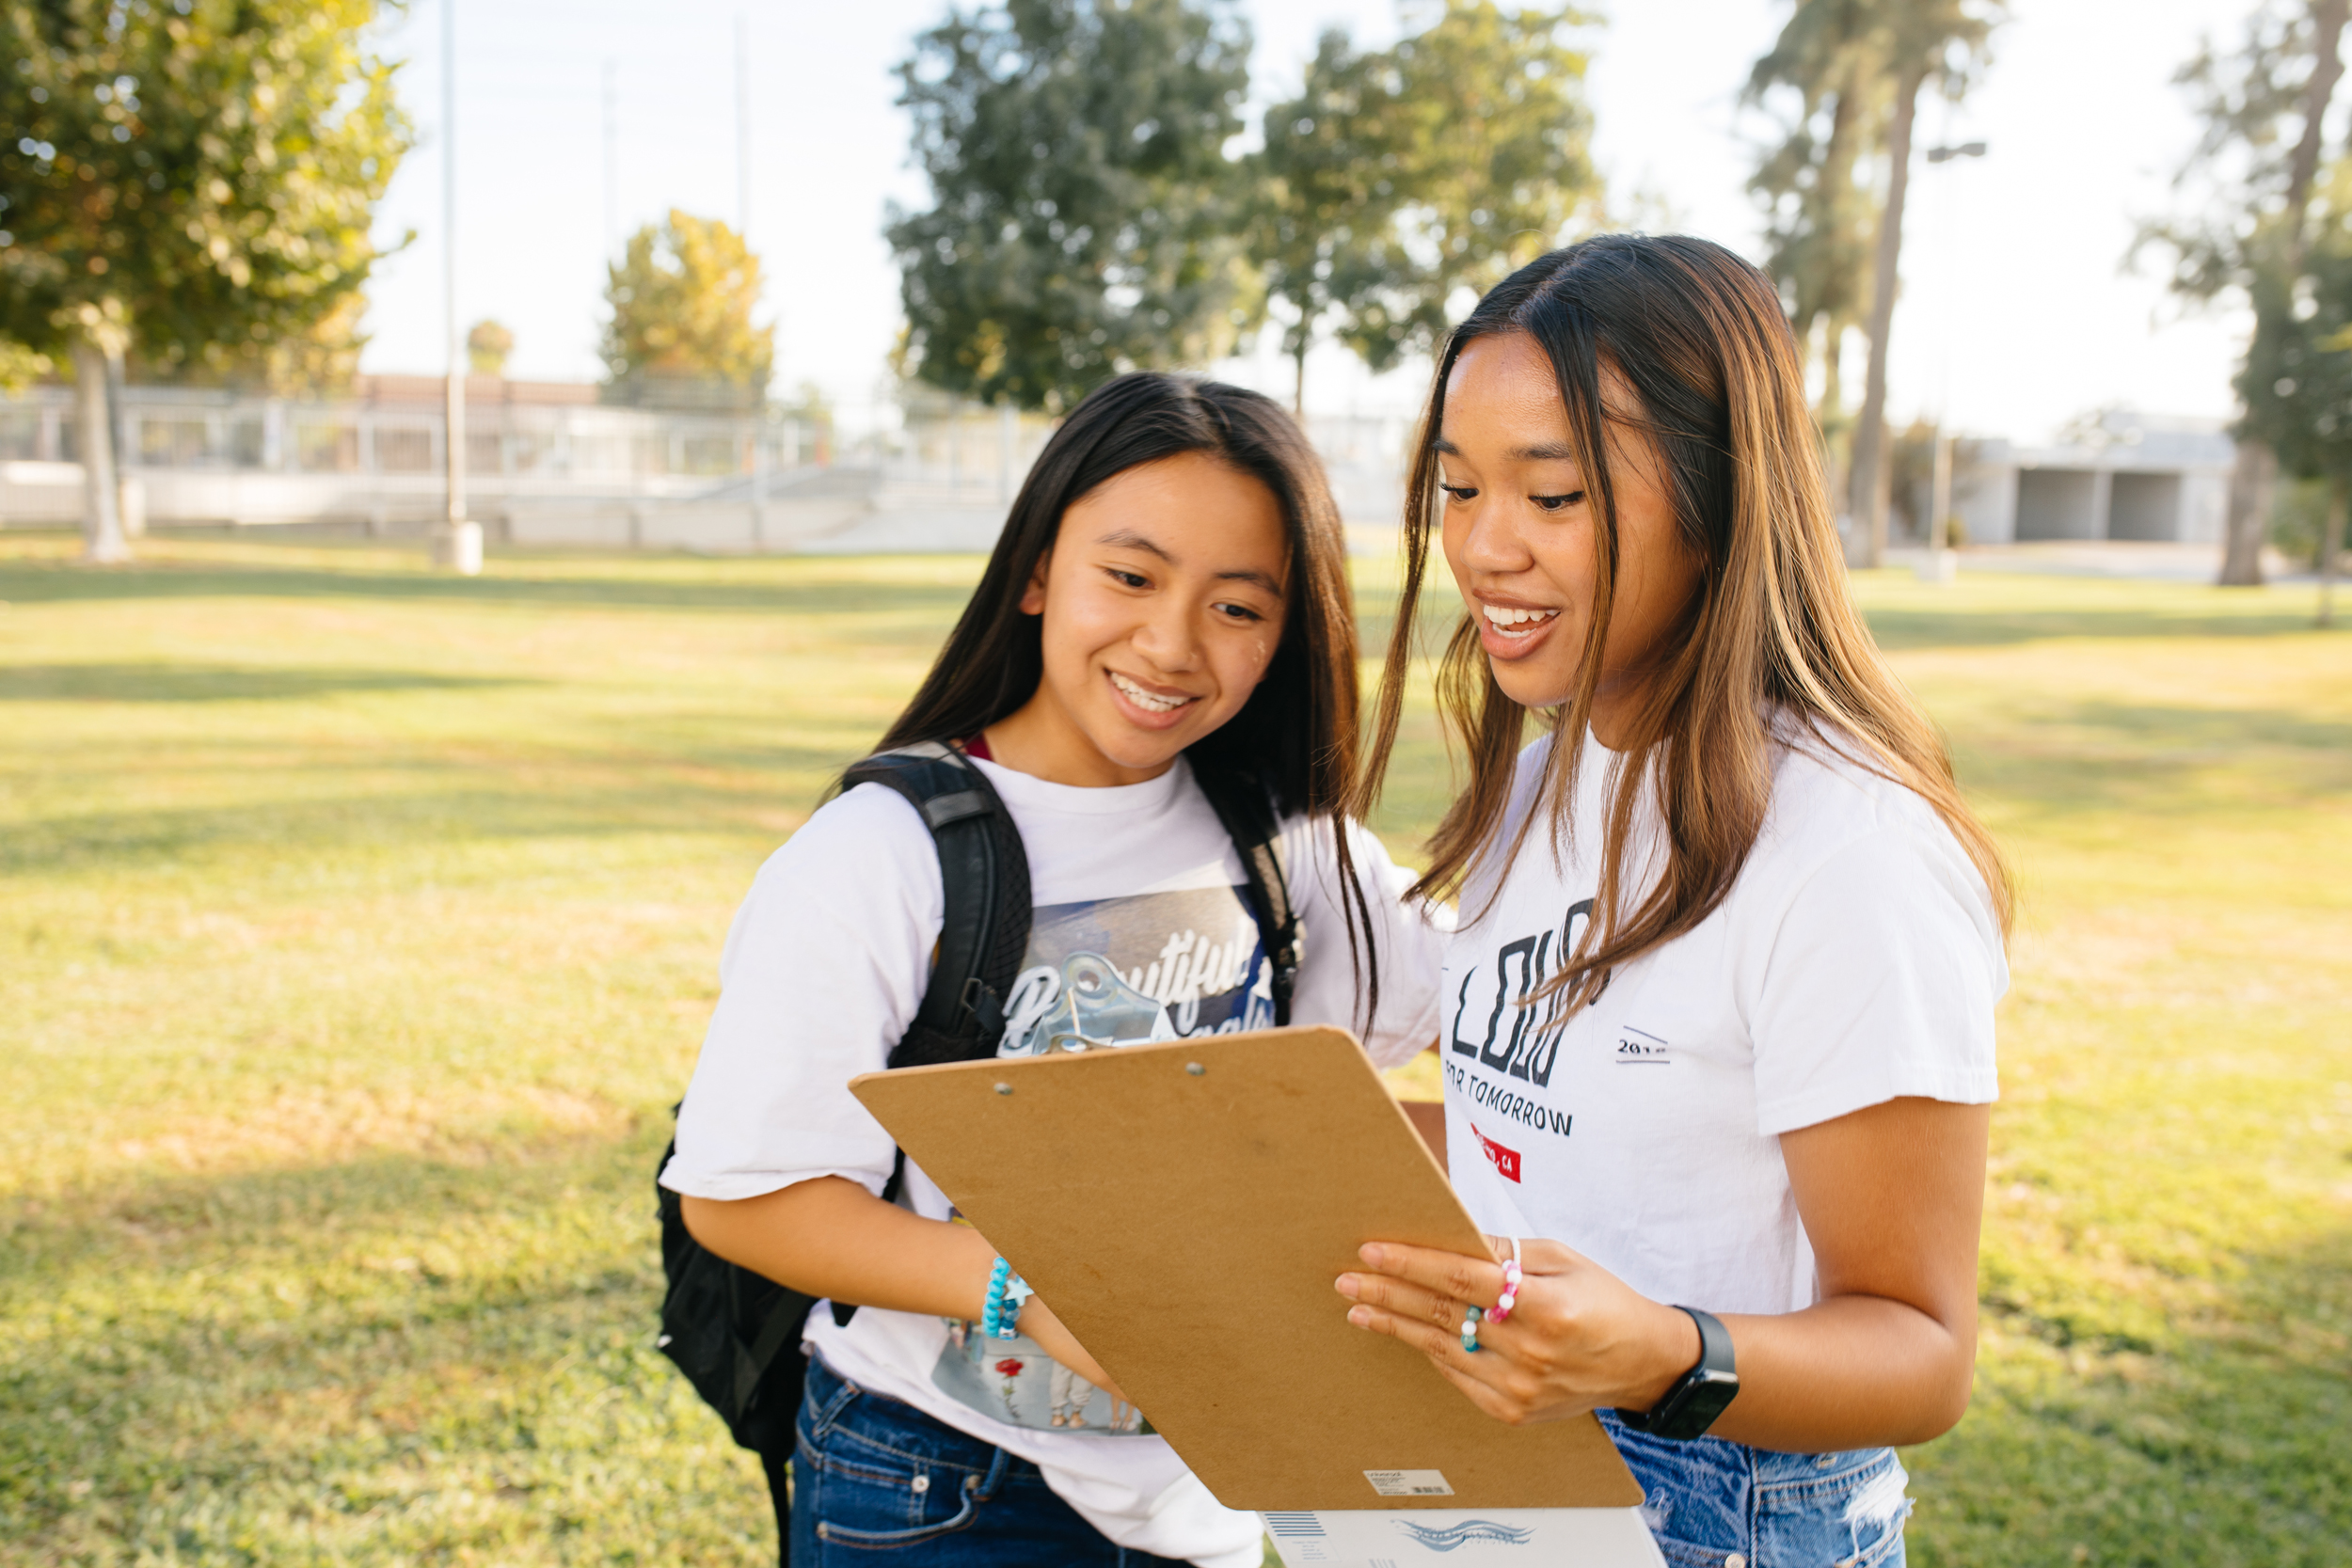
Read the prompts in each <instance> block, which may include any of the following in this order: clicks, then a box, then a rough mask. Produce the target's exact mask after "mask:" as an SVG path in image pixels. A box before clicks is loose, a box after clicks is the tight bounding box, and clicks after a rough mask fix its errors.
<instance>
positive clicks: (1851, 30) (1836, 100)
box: [1751, 0, 2003, 566]
mask: <svg viewBox="0 0 2352 1568" xmlns="http://www.w3.org/2000/svg"><path fill="white" fill-rule="evenodd" d="M2002 6H2003V0H1796V4H1795V9H1794V10H1793V11H1792V12H1791V13H1790V15H1789V19H1788V23H1787V24H1785V25H1784V26H1783V27H1782V29H1781V34H1780V37H1779V39H1778V40H1776V41H1775V42H1774V44H1773V47H1772V51H1771V52H1769V53H1768V54H1767V55H1765V56H1764V58H1763V59H1762V60H1760V61H1758V62H1757V67H1756V75H1763V74H1764V73H1766V72H1767V71H1769V72H1770V81H1768V82H1767V84H1766V88H1767V90H1769V87H1771V86H1772V85H1777V84H1786V85H1788V86H1792V87H1797V89H1798V91H1799V94H1800V97H1801V99H1804V100H1805V101H1807V102H1811V101H1813V100H1815V99H1819V100H1820V101H1821V102H1823V103H1826V104H1827V107H1828V109H1829V111H1830V125H1829V127H1828V135H1827V136H1825V137H1824V139H1823V141H1822V145H1821V149H1820V156H1819V158H1818V160H1815V161H1813V162H1812V166H1813V171H1814V174H1815V179H1814V180H1813V181H1811V182H1799V183H1800V184H1804V183H1811V184H1819V183H1820V177H1822V176H1827V178H1828V180H1829V182H1830V184H1829V186H1828V187H1826V188H1824V189H1822V190H1821V192H1820V199H1819V201H1818V202H1817V210H1816V213H1815V214H1814V220H1815V221H1808V220H1807V216H1806V214H1805V212H1804V205H1805V204H1804V202H1803V201H1798V202H1796V203H1793V204H1792V206H1793V209H1794V210H1793V211H1792V212H1791V213H1790V214H1788V216H1789V218H1790V219H1791V220H1792V221H1793V223H1794V226H1795V227H1794V230H1793V233H1792V234H1791V235H1790V238H1791V239H1815V238H1818V239H1820V240H1821V241H1822V242H1823V245H1824V251H1823V254H1821V255H1820V256H1819V257H1817V258H1815V259H1814V264H1815V265H1816V266H1817V267H1818V268H1820V269H1822V270H1821V271H1820V273H1819V274H1818V275H1817V281H1819V282H1820V283H1821V284H1823V285H1824V288H1823V290H1822V293H1824V295H1825V296H1826V295H1828V294H1829V293H1833V292H1834V291H1833V290H1831V289H1829V288H1828V287H1826V285H1827V284H1829V283H1830V282H1832V281H1833V280H1834V279H1835V278H1836V277H1837V276H1838V275H1837V274H1836V271H1835V270H1834V269H1836V267H1838V266H1840V265H1842V264H1843V263H1842V261H1841V259H1840V252H1841V250H1842V248H1843V247H1844V245H1850V244H1851V230H1849V231H1847V232H1846V233H1845V234H1843V235H1841V234H1840V232H1839V230H1838V228H1837V225H1838V223H1839V222H1840V220H1841V216H1843V215H1844V214H1849V213H1850V208H1848V207H1847V205H1846V204H1845V203H1844V202H1843V201H1842V200H1841V198H1840V195H1839V193H1838V192H1837V190H1836V188H1835V186H1836V181H1837V178H1838V175H1839V170H1838V169H1837V168H1836V166H1834V163H1833V160H1832V158H1831V156H1830V151H1831V149H1830V144H1831V142H1833V141H1834V140H1835V139H1836V135H1837V132H1838V127H1837V125H1836V110H1837V108H1838V106H1839V105H1840V104H1843V103H1847V102H1848V101H1849V100H1851V103H1852V107H1853V109H1855V110H1857V111H1861V113H1860V115H1859V117H1858V118H1859V119H1860V121H1861V123H1858V124H1857V123H1854V122H1852V121H1850V122H1849V125H1848V126H1847V127H1846V131H1847V134H1848V135H1862V134H1863V133H1865V132H1867V131H1870V130H1873V129H1875V130H1876V132H1877V134H1876V135H1874V136H1873V137H1871V140H1872V141H1873V142H1874V143H1875V146H1873V147H1872V148H1871V149H1870V150H1872V151H1875V152H1877V153H1878V154H1879V155H1880V156H1882V157H1883V160H1884V163H1885V167H1886V186H1885V191H1884V195H1883V198H1881V200H1880V202H1879V203H1878V212H1877V214H1876V219H1877V221H1876V224H1875V230H1876V232H1875V235H1874V238H1873V242H1872V245H1871V257H1870V309H1869V313H1868V315H1867V317H1866V318H1865V323H1864V326H1865V330H1866V331H1867V333H1868V335H1869V342H1870V356H1869V364H1868V369H1867V372H1866V373H1865V376H1864V380H1863V392H1862V410H1861V414H1860V416H1859V418H1858V420H1857V421H1856V423H1855V427H1854V434H1853V467H1852V479H1851V496H1852V507H1853V511H1854V514H1855V515H1857V516H1858V517H1859V518H1860V519H1861V520H1862V523H1863V526H1864V538H1863V559H1864V562H1865V563H1866V564H1868V565H1872V566H1875V565H1877V564H1878V563H1879V562H1881V561H1882V560H1883V558H1884V556H1885V552H1886V508H1887V499H1888V497H1887V489H1888V483H1887V481H1888V474H1889V465H1888V463H1887V460H1886V458H1887V430H1886V357H1887V346H1888V341H1889V340H1890V338H1891V337H1892V335H1893V328H1894V322H1895V297H1896V293H1897V290H1898V287H1899V280H1900V276H1901V263H1902V232H1903V207H1904V204H1905V201H1906V200H1907V198H1908V197H1909V194H1910V183H1911V133H1912V125H1913V123H1914V121H1915V119H1916V118H1917V115H1918V107H1919V94H1920V92H1921V90H1922V89H1924V88H1925V87H1927V85H1928V84H1929V83H1930V82H1931V81H1932V82H1934V83H1936V84H1937V85H1938V86H1939V87H1941V88H1942V89H1943V91H1944V92H1945V93H1946V94H1947V96H1949V97H1952V98H1955V99H1957V98H1959V97H1961V96H1962V95H1963V94H1964V93H1965V92H1966V91H1967V89H1968V87H1970V86H1971V85H1973V82H1974V80H1975V77H1976V74H1977V72H1978V71H1979V70H1981V68H1982V66H1983V64H1984V61H1985V48H1986V44H1987V42H1988V40H1990V39H1991V36H1992V31H1993V25H1994V22H1995V21H1996V20H1997V19H1998V17H1999V15H2000V14H2001V10H2002ZM1755 81H1756V77H1755V76H1752V77H1751V91H1754V90H1756V89H1755V85H1754V84H1755ZM1876 103H1883V104H1884V111H1883V122H1882V124H1881V125H1879V126H1875V127H1874V126H1873V125H1872V124H1871V123H1870V122H1871V121H1872V120H1873V119H1875V118H1876V117H1875V116H1874V115H1872V114H1871V113H1870V112H1869V111H1870V109H1871V107H1872V105H1874V104H1876ZM1818 113H1819V111H1818V110H1815V111H1809V112H1808V113H1807V115H1806V119H1807V120H1809V119H1812V118H1813V115H1814V114H1818ZM1804 123H1805V122H1804V121H1802V120H1801V121H1800V126H1801V127H1802V126H1803V125H1804ZM1781 151H1782V152H1783V153H1786V152H1787V151H1788V148H1787V146H1786V145H1784V147H1783V149H1782V150H1781ZM1838 152H1839V156H1840V157H1842V156H1843V147H1842V146H1841V147H1840V148H1839V150H1838ZM1859 155H1860V150H1859V149H1857V150H1856V156H1857V158H1858V157H1859ZM1771 162H1772V160H1770V159H1768V160H1767V168H1769V167H1770V165H1771ZM1795 176H1796V171H1795V170H1793V169H1792V170H1791V171H1790V177H1791V179H1792V181H1793V180H1795ZM1758 177H1759V179H1761V178H1763V171H1759V176H1758ZM1817 224H1818V226H1817ZM1832 346H1833V347H1834V346H1835V345H1834V344H1833V345H1832Z"/></svg>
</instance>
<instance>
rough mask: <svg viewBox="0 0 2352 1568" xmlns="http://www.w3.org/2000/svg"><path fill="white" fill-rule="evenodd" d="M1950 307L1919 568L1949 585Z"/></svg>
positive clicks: (1975, 153) (1966, 150) (1935, 159)
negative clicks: (1924, 542)
mask: <svg viewBox="0 0 2352 1568" xmlns="http://www.w3.org/2000/svg"><path fill="white" fill-rule="evenodd" d="M1983 156H1984V143H1982V142H1980V141H1971V142H1961V143H1959V144H1957V145H1947V146H1943V147H1931V148H1929V149H1928V162H1929V163H1931V164H1948V163H1950V162H1951V161H1952V160H1953V159H1955V158H1981V157H1983ZM1945 222H1946V224H1947V226H1948V225H1949V224H1950V222H1951V216H1950V202H1949V199H1948V198H1947V201H1946V206H1945ZM1952 249H1953V242H1952V239H1951V237H1950V236H1949V235H1948V233H1947V237H1946V240H1945V247H1944V255H1945V267H1946V270H1947V273H1948V271H1949V270H1950V266H1951V261H1950V258H1951V253H1952ZM1951 309H1952V308H1951V304H1950V302H1949V301H1948V300H1947V301H1946V303H1945V306H1944V312H1945V315H1944V324H1945V325H1944V366H1943V377H1942V380H1943V387H1942V388H1941V389H1940V390H1939V392H1938V395H1937V397H1936V407H1935V466H1934V468H1933V470H1932V472H1933V476H1934V477H1933V478H1932V479H1931V481H1930V482H1929V484H1928V559H1927V561H1926V562H1923V563H1922V564H1921V565H1920V567H1919V579H1920V580H1921V581H1922V582H1950V581H1951V580H1953V578H1957V577H1958V576H1959V575H1960V554H1959V552H1958V551H1956V550H1954V549H1953V548H1952V536H1951V530H1952V523H1951V516H1952V433H1951V432H1950V430H1948V429H1947V428H1946V424H1947V420H1949V419H1950V417H1951V396H1952V330H1951Z"/></svg>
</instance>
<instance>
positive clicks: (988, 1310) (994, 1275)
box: [980, 1258, 1032, 1339]
mask: <svg viewBox="0 0 2352 1568" xmlns="http://www.w3.org/2000/svg"><path fill="white" fill-rule="evenodd" d="M1031 1293H1032V1292H1031V1291H1030V1290H1029V1282H1028V1281H1027V1280H1025V1279H1023V1278H1022V1277H1021V1276H1020V1275H1016V1274H1014V1273H1013V1272H1012V1265H1011V1264H1010V1263H1008V1262H1007V1261H1005V1259H1002V1258H999V1259H996V1261H995V1263H994V1265H993V1266H992V1267H991V1268H990V1269H989V1271H988V1301H987V1304H986V1305H985V1306H983V1307H981V1308H980V1332H981V1333H982V1334H985V1335H987V1336H988V1337H989V1338H993V1339H1010V1338H1014V1337H1015V1336H1016V1335H1017V1334H1018V1333H1019V1330H1018V1329H1017V1328H1016V1327H1015V1326H1014V1325H1015V1323H1018V1322H1019V1320H1020V1317H1021V1307H1022V1304H1023V1303H1024V1302H1025V1301H1027V1300H1028V1299H1029V1296H1030V1295H1031Z"/></svg>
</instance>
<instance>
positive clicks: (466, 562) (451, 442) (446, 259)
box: [433, 0, 482, 578]
mask: <svg viewBox="0 0 2352 1568" xmlns="http://www.w3.org/2000/svg"><path fill="white" fill-rule="evenodd" d="M456 13H457V0H441V309H442V313H443V316H444V318H445V323H446V325H447V327H448V331H449V345H448V346H449V377H448V381H447V384H446V386H445V388H444V393H445V400H444V401H445V406H446V410H447V412H446V414H445V417H444V423H445V424H446V425H447V427H448V429H447V435H446V436H445V438H444V440H443V441H442V447H443V449H444V450H443V451H442V457H443V459H444V464H443V467H444V468H445V470H446V473H447V483H448V492H449V509H448V515H446V516H444V517H443V518H442V519H441V526H440V527H439V528H437V529H435V530H434V531H433V564H434V565H436V566H440V567H445V568H447V569H448V570H450V571H453V572H455V573H457V574H458V575H459V576H461V577H469V578H470V577H476V576H479V575H480V574H481V571H482V525H481V524H480V523H477V522H474V521H472V520H471V519H469V517H468V516H467V515H466V340H465V337H464V335H463V334H462V333H461V332H460V331H459V330H458V326H457V14H456Z"/></svg>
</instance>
